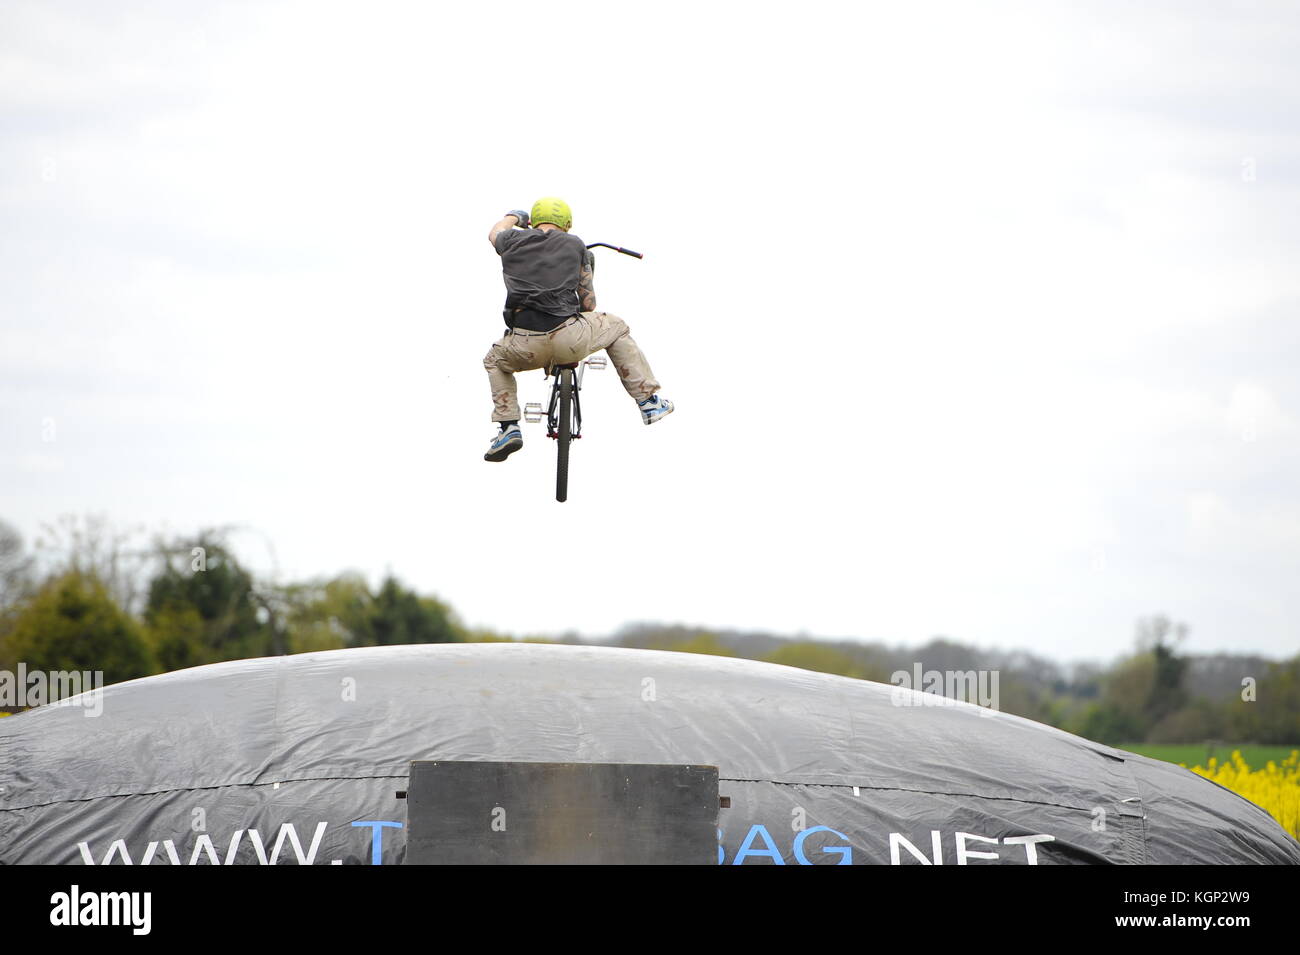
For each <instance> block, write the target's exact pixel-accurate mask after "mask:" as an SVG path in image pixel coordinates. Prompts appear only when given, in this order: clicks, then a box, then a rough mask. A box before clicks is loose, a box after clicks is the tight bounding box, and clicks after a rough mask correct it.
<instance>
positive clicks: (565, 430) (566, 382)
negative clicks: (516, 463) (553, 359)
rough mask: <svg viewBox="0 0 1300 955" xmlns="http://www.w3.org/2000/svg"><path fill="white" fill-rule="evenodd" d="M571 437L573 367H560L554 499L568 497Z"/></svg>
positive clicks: (559, 499) (564, 499)
mask: <svg viewBox="0 0 1300 955" xmlns="http://www.w3.org/2000/svg"><path fill="white" fill-rule="evenodd" d="M572 439H573V369H572V368H561V369H560V436H559V452H560V458H559V461H558V462H557V466H556V469H555V499H556V500H557V501H560V502H563V501H566V500H568V497H569V442H570V441H571V440H572Z"/></svg>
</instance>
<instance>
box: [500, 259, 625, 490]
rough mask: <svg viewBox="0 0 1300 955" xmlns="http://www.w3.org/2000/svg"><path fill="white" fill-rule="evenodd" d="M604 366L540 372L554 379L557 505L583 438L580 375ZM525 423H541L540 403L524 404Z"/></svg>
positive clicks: (582, 364) (589, 363) (550, 422)
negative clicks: (571, 456) (577, 444)
mask: <svg viewBox="0 0 1300 955" xmlns="http://www.w3.org/2000/svg"><path fill="white" fill-rule="evenodd" d="M597 246H600V247H603V248H606V249H613V250H614V251H615V252H622V253H623V254H624V255H630V256H632V257H633V258H637V259H640V258H644V256H642V255H641V253H640V252H633V251H632V250H631V249H624V248H621V247H619V246H617V245H610V244H609V243H608V242H593V243H591V244H590V245H588V246H587V248H588V249H594V248H596V247H597ZM605 365H606V359H605V356H604V355H596V356H590V355H589V356H588V357H586V358H584V359H582V360H581V361H571V362H565V363H563V364H555V365H549V366H547V367H546V368H544V369H543V371H544V372H545V373H546V377H547V378H551V377H554V378H555V381H554V382H553V383H552V385H551V401H550V404H549V405H548V407H547V409H546V436H547V437H548V438H554V439H555V441H556V453H557V457H556V465H555V499H556V500H557V501H559V502H560V503H563V502H565V501H567V500H568V499H569V447H570V445H571V444H572V443H573V442H574V441H576V440H577V439H578V438H581V437H582V403H581V401H580V400H579V393H580V392H581V391H582V375H583V372H584V371H585V370H586V369H587V368H593V369H596V370H600V369H602V368H604V367H605ZM524 420H525V421H528V422H532V423H534V424H535V423H537V422H539V421H541V420H542V405H541V402H539V401H530V402H528V403H526V404H525V405H524Z"/></svg>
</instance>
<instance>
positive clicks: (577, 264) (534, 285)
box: [495, 229, 589, 318]
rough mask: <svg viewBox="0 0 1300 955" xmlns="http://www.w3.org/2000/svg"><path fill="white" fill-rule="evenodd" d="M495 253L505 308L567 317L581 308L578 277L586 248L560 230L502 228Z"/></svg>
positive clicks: (575, 238) (498, 234)
mask: <svg viewBox="0 0 1300 955" xmlns="http://www.w3.org/2000/svg"><path fill="white" fill-rule="evenodd" d="M495 244H496V249H497V254H498V255H500V256H501V274H502V277H503V278H504V279H505V282H506V308H507V309H513V308H527V309H531V310H533V311H534V312H544V313H546V314H547V315H555V316H560V317H563V318H568V317H569V316H570V315H576V314H577V313H578V312H579V311H580V310H581V308H580V306H579V303H578V278H579V275H580V273H581V271H582V263H583V262H584V261H586V259H587V256H588V254H589V253H588V252H587V247H586V245H585V244H584V243H583V241H582V240H581V239H579V238H578V237H577V236H576V235H572V234H571V233H568V232H561V231H560V230H559V229H504V230H502V231H501V232H498V233H497V238H496V243H495Z"/></svg>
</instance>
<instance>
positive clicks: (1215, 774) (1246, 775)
mask: <svg viewBox="0 0 1300 955" xmlns="http://www.w3.org/2000/svg"><path fill="white" fill-rule="evenodd" d="M1207 762H1208V765H1206V766H1192V767H1187V766H1186V764H1185V763H1184V764H1182V765H1183V766H1184V768H1190V769H1191V771H1192V772H1194V773H1196V774H1198V775H1200V776H1204V777H1205V778H1206V779H1212V780H1214V781H1215V782H1216V783H1218V784H1219V785H1220V786H1225V787H1227V788H1228V789H1231V790H1232V791H1233V792H1235V793H1239V794H1240V795H1242V796H1245V797H1246V798H1247V799H1249V800H1250V801H1251V802H1253V803H1254V804H1255V805H1257V806H1259V807H1260V808H1261V809H1263V810H1265V811H1266V812H1268V813H1269V815H1271V816H1272V817H1273V818H1274V819H1276V820H1277V821H1278V822H1280V823H1281V824H1282V828H1283V829H1285V830H1286V831H1287V832H1289V833H1291V835H1293V836H1295V837H1296V838H1297V839H1300V749H1293V750H1291V755H1290V756H1288V757H1287V758H1286V759H1284V760H1282V764H1281V765H1280V766H1279V765H1278V764H1277V763H1275V762H1273V761H1272V760H1271V759H1270V760H1269V761H1268V763H1267V765H1265V766H1264V768H1263V769H1256V770H1253V771H1252V770H1251V768H1250V767H1249V766H1247V765H1246V760H1245V759H1244V758H1243V757H1242V755H1241V751H1240V750H1236V749H1234V750H1233V751H1232V755H1231V756H1230V757H1228V759H1226V760H1225V761H1224V762H1222V763H1220V762H1219V761H1218V760H1216V759H1215V758H1214V757H1213V756H1211V757H1210V759H1209V760H1208V761H1207Z"/></svg>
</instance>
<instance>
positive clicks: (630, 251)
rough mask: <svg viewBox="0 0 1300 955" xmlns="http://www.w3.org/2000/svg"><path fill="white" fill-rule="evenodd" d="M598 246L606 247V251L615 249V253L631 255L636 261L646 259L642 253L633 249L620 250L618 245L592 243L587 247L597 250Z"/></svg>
mask: <svg viewBox="0 0 1300 955" xmlns="http://www.w3.org/2000/svg"><path fill="white" fill-rule="evenodd" d="M598 245H599V246H602V247H604V248H606V249H613V250H614V251H615V252H622V253H623V254H624V255H630V256H632V258H634V259H644V258H645V256H644V255H642V254H641V253H640V252H633V251H632V250H631V249H624V248H620V247H619V246H617V245H610V244H609V243H608V242H593V243H591V245H589V246H587V248H589V249H594V248H595V247H596V246H598Z"/></svg>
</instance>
